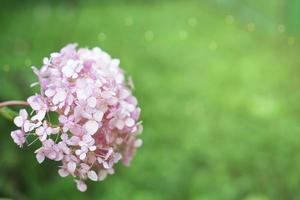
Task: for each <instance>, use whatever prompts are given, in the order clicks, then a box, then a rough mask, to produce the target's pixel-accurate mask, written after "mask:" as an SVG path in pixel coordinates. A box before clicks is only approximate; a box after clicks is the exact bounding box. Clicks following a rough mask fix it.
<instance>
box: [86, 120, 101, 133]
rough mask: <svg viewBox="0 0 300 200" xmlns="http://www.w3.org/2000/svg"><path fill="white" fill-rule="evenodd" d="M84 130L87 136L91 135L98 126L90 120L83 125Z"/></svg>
mask: <svg viewBox="0 0 300 200" xmlns="http://www.w3.org/2000/svg"><path fill="white" fill-rule="evenodd" d="M84 128H85V130H86V131H87V132H88V134H90V135H93V134H95V133H96V132H97V130H98V128H99V125H98V122H96V121H94V120H90V121H88V122H86V123H85V125H84Z"/></svg>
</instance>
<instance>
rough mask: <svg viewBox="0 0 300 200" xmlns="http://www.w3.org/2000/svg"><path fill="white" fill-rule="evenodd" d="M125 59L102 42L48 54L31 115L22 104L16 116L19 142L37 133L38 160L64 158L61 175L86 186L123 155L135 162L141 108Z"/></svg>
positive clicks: (109, 170)
mask: <svg viewBox="0 0 300 200" xmlns="http://www.w3.org/2000/svg"><path fill="white" fill-rule="evenodd" d="M119 63H120V61H119V60H118V59H112V58H111V57H110V55H108V54H107V53H106V52H104V51H102V50H101V49H100V48H97V47H95V48H93V49H87V48H81V49H78V50H76V44H70V45H67V46H66V47H64V48H63V49H62V50H61V51H60V52H59V53H52V54H51V56H50V58H44V60H43V66H42V67H41V69H37V68H35V67H34V68H33V69H34V72H35V74H36V75H37V76H38V79H39V84H40V87H41V93H40V94H36V95H33V96H31V97H29V98H28V100H27V101H28V103H29V105H30V107H31V108H32V109H33V112H32V113H33V114H32V115H31V116H29V114H28V113H27V111H26V110H25V109H22V110H20V113H19V116H17V117H16V118H15V119H14V123H15V124H16V126H17V127H19V128H20V129H18V130H16V131H13V132H12V133H11V136H12V138H13V140H14V142H15V143H16V144H18V145H19V146H20V147H22V145H23V144H24V143H25V142H26V138H27V136H28V135H34V136H35V137H36V138H37V140H39V141H40V142H41V147H40V148H39V149H37V150H36V151H35V153H36V158H37V161H38V162H39V163H42V162H43V161H44V159H45V158H48V159H51V160H55V161H59V162H61V166H60V168H59V170H58V173H59V175H60V176H62V177H66V176H73V177H74V179H75V182H76V185H77V188H78V190H80V191H85V190H86V189H87V185H86V184H85V181H86V180H87V179H90V180H92V181H102V180H104V179H105V177H106V176H107V175H108V174H113V173H114V165H115V164H116V163H118V162H119V161H122V162H123V163H124V164H125V165H129V163H130V161H131V159H132V157H133V155H134V154H135V151H136V148H137V147H139V146H141V145H142V140H141V139H138V138H137V136H138V135H139V134H140V133H141V131H142V125H141V122H139V115H140V111H141V109H140V108H139V107H138V105H137V99H136V98H135V97H134V96H133V95H132V91H131V89H132V87H131V86H130V85H131V83H130V84H127V83H126V82H125V77H124V73H123V71H122V70H121V68H120V67H119ZM49 112H56V113H58V116H59V119H58V124H52V123H51V122H50V120H49V119H48V118H47V117H46V116H47V113H49Z"/></svg>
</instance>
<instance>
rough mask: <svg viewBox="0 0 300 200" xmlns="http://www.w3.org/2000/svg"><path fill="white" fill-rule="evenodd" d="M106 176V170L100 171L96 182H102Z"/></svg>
mask: <svg viewBox="0 0 300 200" xmlns="http://www.w3.org/2000/svg"><path fill="white" fill-rule="evenodd" d="M106 176H107V171H106V170H100V171H99V173H98V180H99V181H103V180H104V179H105V178H106Z"/></svg>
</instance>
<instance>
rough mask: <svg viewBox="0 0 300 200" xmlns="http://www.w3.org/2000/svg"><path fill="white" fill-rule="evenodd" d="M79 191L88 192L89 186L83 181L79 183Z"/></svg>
mask: <svg viewBox="0 0 300 200" xmlns="http://www.w3.org/2000/svg"><path fill="white" fill-rule="evenodd" d="M77 189H78V190H79V191H80V192H85V191H86V190H87V186H86V184H85V183H84V182H82V181H77Z"/></svg>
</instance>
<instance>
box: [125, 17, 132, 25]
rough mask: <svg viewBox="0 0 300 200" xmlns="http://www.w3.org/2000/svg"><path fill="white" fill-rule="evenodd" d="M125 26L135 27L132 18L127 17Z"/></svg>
mask: <svg viewBox="0 0 300 200" xmlns="http://www.w3.org/2000/svg"><path fill="white" fill-rule="evenodd" d="M124 24H125V26H132V25H133V19H132V17H126V18H125V20H124Z"/></svg>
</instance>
